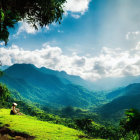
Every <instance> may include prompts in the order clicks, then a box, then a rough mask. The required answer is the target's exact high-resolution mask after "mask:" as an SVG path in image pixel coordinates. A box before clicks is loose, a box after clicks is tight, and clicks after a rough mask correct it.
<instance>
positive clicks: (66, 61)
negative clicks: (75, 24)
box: [0, 42, 140, 81]
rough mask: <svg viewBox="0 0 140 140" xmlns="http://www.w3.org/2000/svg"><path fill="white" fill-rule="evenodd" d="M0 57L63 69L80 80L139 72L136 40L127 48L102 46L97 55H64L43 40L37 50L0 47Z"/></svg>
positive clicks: (7, 61) (10, 61) (139, 49)
mask: <svg viewBox="0 0 140 140" xmlns="http://www.w3.org/2000/svg"><path fill="white" fill-rule="evenodd" d="M0 60H1V61H2V63H3V65H12V64H14V63H31V64H34V65H36V66H37V67H42V66H45V67H47V68H50V69H54V70H59V71H62V70H64V71H66V72H67V73H68V74H73V75H79V76H81V77H82V78H84V79H88V80H92V81H94V80H97V79H100V78H104V77H121V76H127V75H139V74H140V42H138V43H137V45H136V47H135V48H133V49H130V50H127V51H124V50H122V49H120V48H115V49H111V48H107V47H104V48H103V49H102V50H101V52H100V54H99V55H98V56H94V57H91V56H79V55H78V54H76V53H73V54H71V55H66V54H64V53H63V51H62V49H61V48H60V47H51V46H50V45H48V43H44V44H43V47H42V48H41V49H36V50H33V51H29V50H24V49H22V48H20V47H18V46H16V45H12V46H11V47H9V48H5V47H1V48H0Z"/></svg>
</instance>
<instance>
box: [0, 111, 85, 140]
mask: <svg viewBox="0 0 140 140" xmlns="http://www.w3.org/2000/svg"><path fill="white" fill-rule="evenodd" d="M9 112H10V110H9V109H0V122H1V123H2V124H3V125H5V124H9V125H10V127H9V128H10V129H11V130H15V131H18V132H24V133H26V134H29V135H31V136H35V137H36V140H79V139H80V138H79V137H78V136H79V135H85V134H83V133H82V132H80V131H78V130H74V129H71V128H68V127H65V126H63V125H58V124H52V123H48V122H44V121H40V120H37V119H36V118H35V117H31V116H27V115H23V116H18V115H15V116H13V115H9ZM83 139H84V138H83ZM85 139H86V138H85ZM85 139H84V140H85Z"/></svg>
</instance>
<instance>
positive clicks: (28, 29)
mask: <svg viewBox="0 0 140 140" xmlns="http://www.w3.org/2000/svg"><path fill="white" fill-rule="evenodd" d="M37 27H38V30H35V28H34V27H33V26H32V25H30V24H28V23H27V22H26V21H22V22H19V28H18V31H17V33H16V34H15V35H14V37H17V36H18V35H19V34H21V33H23V32H25V33H27V34H36V33H37V32H40V31H41V30H40V29H41V28H40V26H39V25H38V26H37ZM48 30H50V28H49V26H46V27H44V31H48Z"/></svg>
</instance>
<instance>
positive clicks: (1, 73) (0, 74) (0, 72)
mask: <svg viewBox="0 0 140 140" xmlns="http://www.w3.org/2000/svg"><path fill="white" fill-rule="evenodd" d="M1 66H2V62H1V61H0V67H1ZM2 75H3V72H2V71H1V69H0V77H1V76H2Z"/></svg>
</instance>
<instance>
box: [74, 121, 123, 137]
mask: <svg viewBox="0 0 140 140" xmlns="http://www.w3.org/2000/svg"><path fill="white" fill-rule="evenodd" d="M76 125H77V126H78V128H79V129H80V130H82V131H84V132H85V133H87V134H88V135H89V136H92V137H96V138H104V139H108V138H109V139H113V140H118V139H119V138H121V136H122V134H121V132H120V130H119V129H118V128H115V127H113V126H108V127H106V126H103V125H99V124H97V123H95V122H94V121H93V120H91V119H78V120H76Z"/></svg>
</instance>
